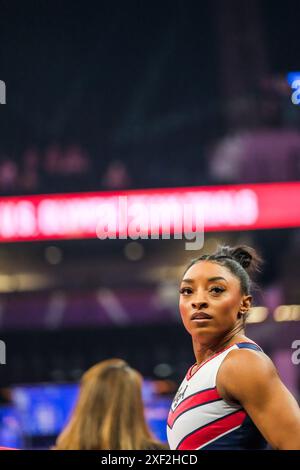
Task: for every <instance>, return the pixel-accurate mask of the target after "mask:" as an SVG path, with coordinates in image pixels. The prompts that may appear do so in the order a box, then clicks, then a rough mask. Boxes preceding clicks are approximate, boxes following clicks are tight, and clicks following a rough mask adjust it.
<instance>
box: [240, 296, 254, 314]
mask: <svg viewBox="0 0 300 470" xmlns="http://www.w3.org/2000/svg"><path fill="white" fill-rule="evenodd" d="M251 304H252V295H244V296H243V298H242V302H241V307H240V312H241V313H246V312H247V311H248V310H249V309H250V308H251Z"/></svg>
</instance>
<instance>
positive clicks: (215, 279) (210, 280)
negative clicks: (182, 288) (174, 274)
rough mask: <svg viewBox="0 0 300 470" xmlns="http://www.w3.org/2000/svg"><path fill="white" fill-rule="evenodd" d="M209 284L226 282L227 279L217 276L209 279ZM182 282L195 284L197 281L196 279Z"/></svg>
mask: <svg viewBox="0 0 300 470" xmlns="http://www.w3.org/2000/svg"><path fill="white" fill-rule="evenodd" d="M207 280H208V282H212V281H225V282H227V281H226V279H225V278H224V277H222V276H215V277H210V278H209V279H207ZM181 282H188V283H189V284H193V283H194V282H195V281H194V279H182V281H181Z"/></svg>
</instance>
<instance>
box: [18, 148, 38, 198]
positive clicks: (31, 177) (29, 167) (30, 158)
mask: <svg viewBox="0 0 300 470" xmlns="http://www.w3.org/2000/svg"><path fill="white" fill-rule="evenodd" d="M39 164H40V162H39V154H38V152H37V150H35V149H33V148H31V149H29V150H27V151H26V152H25V154H24V156H23V171H22V178H21V180H20V185H19V186H20V189H21V190H24V191H25V192H29V193H30V192H35V191H37V190H38V189H39V183H40V181H39V178H40V168H39Z"/></svg>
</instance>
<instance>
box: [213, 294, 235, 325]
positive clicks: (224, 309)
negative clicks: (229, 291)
mask: <svg viewBox="0 0 300 470" xmlns="http://www.w3.org/2000/svg"><path fill="white" fill-rule="evenodd" d="M239 305H240V302H239V300H238V299H237V298H236V297H232V296H228V297H224V298H223V299H222V302H220V303H218V305H217V306H216V309H217V310H218V313H219V316H220V317H221V316H222V317H226V318H227V319H228V320H229V319H233V320H235V318H236V315H237V312H238V311H239Z"/></svg>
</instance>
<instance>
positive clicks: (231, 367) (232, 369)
mask: <svg viewBox="0 0 300 470" xmlns="http://www.w3.org/2000/svg"><path fill="white" fill-rule="evenodd" d="M276 378H277V379H279V377H278V373H277V370H276V367H275V366H274V364H273V362H272V361H271V359H270V358H269V357H268V356H267V355H266V354H265V353H263V352H261V351H255V350H252V349H233V350H232V351H230V352H229V353H228V354H227V356H226V357H225V359H224V361H223V362H222V364H221V366H220V369H219V371H218V375H217V388H218V390H219V392H220V393H221V396H223V397H224V398H225V399H228V400H229V401H236V400H241V399H242V398H244V395H245V394H246V395H247V394H252V393H255V391H256V392H257V390H258V389H262V388H264V386H265V385H267V384H269V383H270V381H271V380H273V379H276Z"/></svg>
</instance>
